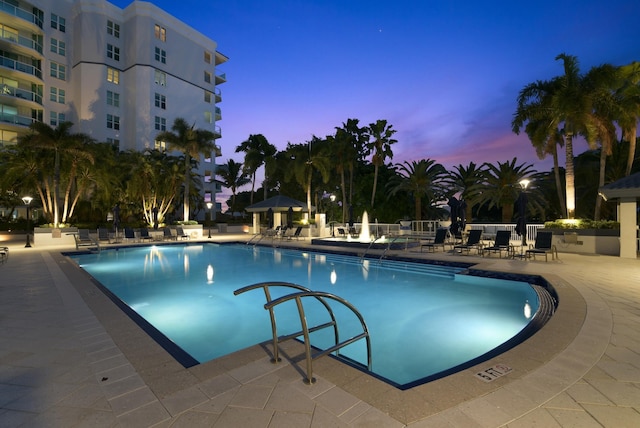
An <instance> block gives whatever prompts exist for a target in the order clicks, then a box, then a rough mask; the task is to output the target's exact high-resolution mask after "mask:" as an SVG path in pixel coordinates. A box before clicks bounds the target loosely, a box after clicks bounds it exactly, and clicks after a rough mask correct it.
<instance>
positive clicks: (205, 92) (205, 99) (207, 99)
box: [204, 91, 212, 103]
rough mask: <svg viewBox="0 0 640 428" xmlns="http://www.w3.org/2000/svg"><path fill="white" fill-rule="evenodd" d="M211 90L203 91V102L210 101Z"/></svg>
mask: <svg viewBox="0 0 640 428" xmlns="http://www.w3.org/2000/svg"><path fill="white" fill-rule="evenodd" d="M211 95H212V94H211V92H209V91H204V102H205V103H211Z"/></svg>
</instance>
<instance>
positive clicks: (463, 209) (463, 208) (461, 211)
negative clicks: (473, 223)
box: [458, 199, 467, 230]
mask: <svg viewBox="0 0 640 428" xmlns="http://www.w3.org/2000/svg"><path fill="white" fill-rule="evenodd" d="M458 217H459V218H460V229H461V230H464V227H465V226H466V225H467V203H466V202H465V201H464V200H462V199H460V204H459V205H458Z"/></svg>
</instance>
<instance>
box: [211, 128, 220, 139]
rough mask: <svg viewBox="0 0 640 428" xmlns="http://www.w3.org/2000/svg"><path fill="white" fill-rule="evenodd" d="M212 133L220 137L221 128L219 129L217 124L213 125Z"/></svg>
mask: <svg viewBox="0 0 640 428" xmlns="http://www.w3.org/2000/svg"><path fill="white" fill-rule="evenodd" d="M213 133H214V134H215V137H216V138H222V130H221V129H220V127H219V126H216V127H215V129H214V130H213Z"/></svg>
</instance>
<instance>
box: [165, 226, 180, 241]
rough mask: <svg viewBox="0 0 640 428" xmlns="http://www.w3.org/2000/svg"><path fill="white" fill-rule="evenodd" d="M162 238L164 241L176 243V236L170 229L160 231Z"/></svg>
mask: <svg viewBox="0 0 640 428" xmlns="http://www.w3.org/2000/svg"><path fill="white" fill-rule="evenodd" d="M162 237H163V239H164V240H165V241H177V240H178V236H177V235H174V234H173V232H172V231H171V228H170V227H165V228H164V229H162Z"/></svg>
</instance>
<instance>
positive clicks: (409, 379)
mask: <svg viewBox="0 0 640 428" xmlns="http://www.w3.org/2000/svg"><path fill="white" fill-rule="evenodd" d="M72 258H73V259H74V260H75V261H76V262H77V263H78V265H80V266H81V267H82V268H83V269H85V270H86V271H87V272H88V273H89V274H91V275H92V276H93V277H94V278H95V279H96V280H97V281H98V282H99V283H100V284H102V286H103V287H104V288H105V289H106V290H108V293H110V294H112V295H114V296H117V298H118V299H120V300H121V301H122V302H124V303H125V304H126V305H127V306H128V307H129V308H131V309H132V310H133V311H135V313H136V314H138V315H140V316H141V317H142V318H144V319H145V320H146V321H147V322H148V323H150V324H151V325H153V327H154V328H155V329H157V330H158V331H159V332H160V333H162V335H164V336H165V337H166V338H168V341H165V343H163V346H165V345H167V344H168V346H165V348H168V350H169V351H170V352H171V351H172V350H171V349H169V348H171V346H170V345H171V343H175V345H177V347H178V348H179V351H177V355H178V359H179V360H181V362H183V364H185V365H187V366H188V365H192V364H195V363H198V362H205V361H209V360H212V359H214V358H217V357H220V356H223V355H227V354H229V353H231V352H234V351H237V350H240V349H243V348H246V347H249V346H252V345H255V344H257V343H261V342H264V341H267V340H269V339H270V338H271V325H270V321H269V316H268V312H267V311H266V310H265V309H264V303H265V297H264V294H263V293H260V292H258V291H255V292H249V293H245V294H242V295H239V296H234V294H233V292H234V290H236V289H239V288H242V287H244V286H247V285H249V284H254V283H257V282H263V281H287V282H292V283H295V284H299V285H302V286H305V287H308V288H310V289H312V290H318V291H326V292H330V293H333V294H335V295H338V296H340V297H342V298H344V299H346V300H348V301H349V302H350V303H351V304H353V305H354V306H355V307H356V308H358V310H359V311H360V313H361V314H362V315H363V317H364V319H365V321H366V323H367V325H368V327H369V331H370V334H371V345H372V360H373V364H372V371H373V373H374V374H375V375H376V376H378V377H381V378H383V379H384V380H387V381H388V382H390V383H392V384H394V385H395V386H398V387H406V386H407V385H413V384H417V383H420V382H423V381H425V380H430V379H434V378H437V377H439V376H442V375H443V374H447V373H450V372H451V371H452V370H457V369H460V368H463V367H464V366H465V364H467V363H468V362H469V361H478V359H479V358H480V359H482V358H488V356H489V355H492V352H494V351H495V350H496V349H499V350H504V349H503V348H504V345H503V344H504V343H505V342H509V341H510V340H511V341H512V338H513V337H515V336H518V335H521V334H522V332H523V331H525V330H527V328H528V326H529V325H530V323H531V321H532V320H534V319H535V317H536V313H537V310H538V307H539V305H540V299H539V297H538V293H537V292H536V290H534V288H532V287H531V286H530V285H529V284H528V283H526V282H520V281H513V280H499V279H488V278H481V277H474V276H469V275H463V274H461V273H462V271H463V270H464V269H463V268H451V267H442V266H433V265H425V264H420V263H410V262H388V261H382V262H380V261H378V260H369V259H365V260H360V259H359V258H357V257H353V256H343V255H336V254H328V253H316V252H304V251H297V250H285V249H278V248H271V247H259V246H256V247H252V246H247V245H244V244H224V245H218V244H185V245H162V246H145V247H127V248H120V249H109V250H103V251H102V252H100V253H96V254H77V255H73V256H72ZM290 292H291V290H286V289H283V290H275V289H274V290H273V295H272V297H273V298H277V297H279V296H282V295H284V294H288V293H290ZM322 315H323V313H322V312H321V311H319V310H314V309H313V308H311V309H309V311H308V313H307V316H308V318H309V319H310V323H313V322H314V321H313V320H315V319H317V318H319V317H321V316H322ZM277 317H278V329H279V333H280V334H286V333H287V331H286V328H281V326H287V325H288V326H290V327H289V328H290V330H289V332H293V331H297V330H299V329H300V321H299V318H298V316H297V313H296V312H295V310H293V308H292V307H291V306H290V307H288V308H287V307H286V306H285V307H283V308H278V309H277ZM338 318H339V320H338V322H339V324H340V329H341V332H342V331H344V335H345V336H350V335H351V334H352V332H353V331H355V329H357V327H359V325H357V322H356V320H354V319H353V317H351V319H349V318H348V316H347V315H345V314H343V313H338ZM528 334H530V333H528ZM328 336H329V334H328V332H327V334H322V333H321V334H318V335H317V336H314V337H312V341H313V344H314V346H317V347H319V348H321V349H322V348H323V347H325V346H327V344H328V343H330V341H331V339H330V337H328ZM169 342H171V343H169ZM341 353H342V354H343V355H344V356H345V357H347V358H348V359H349V361H350V362H357V363H361V364H364V363H365V362H366V349H365V345H364V343H360V342H358V343H354V344H352V345H349V346H348V347H346V348H344V349H343V350H342V351H341ZM185 356H186V357H185Z"/></svg>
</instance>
